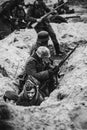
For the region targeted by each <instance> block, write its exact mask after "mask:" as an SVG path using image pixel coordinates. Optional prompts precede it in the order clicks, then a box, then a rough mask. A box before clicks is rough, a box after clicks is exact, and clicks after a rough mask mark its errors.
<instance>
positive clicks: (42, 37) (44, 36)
mask: <svg viewBox="0 0 87 130" xmlns="http://www.w3.org/2000/svg"><path fill="white" fill-rule="evenodd" d="M48 40H49V34H48V32H47V31H40V32H39V33H38V37H37V44H38V46H48Z"/></svg>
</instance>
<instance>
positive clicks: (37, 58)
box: [19, 46, 56, 96]
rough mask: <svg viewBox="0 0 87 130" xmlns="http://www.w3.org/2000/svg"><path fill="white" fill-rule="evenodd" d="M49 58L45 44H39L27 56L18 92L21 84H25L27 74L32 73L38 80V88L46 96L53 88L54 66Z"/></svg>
mask: <svg viewBox="0 0 87 130" xmlns="http://www.w3.org/2000/svg"><path fill="white" fill-rule="evenodd" d="M49 58H50V51H49V49H48V48H47V47H45V46H40V47H39V48H38V49H37V50H36V52H35V53H34V54H33V55H32V56H31V57H30V58H29V60H28V61H27V63H26V65H25V69H24V72H23V74H22V75H23V78H21V81H22V82H21V84H20V86H19V90H20V92H21V91H22V89H23V85H24V84H25V82H26V79H27V77H28V75H32V76H33V77H34V78H36V79H37V80H38V81H39V82H40V89H41V90H42V92H44V93H45V94H46V95H47V96H49V94H50V92H52V91H53V90H54V89H55V87H56V86H55V79H54V72H53V68H54V66H53V65H51V63H50V60H49ZM52 74H53V75H52ZM46 81H47V82H46Z"/></svg>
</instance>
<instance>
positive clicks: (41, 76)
mask: <svg viewBox="0 0 87 130" xmlns="http://www.w3.org/2000/svg"><path fill="white" fill-rule="evenodd" d="M25 71H26V73H27V75H32V76H34V77H35V78H36V79H37V80H39V81H40V82H41V81H45V80H47V79H49V72H48V70H45V71H41V72H37V70H36V63H35V61H30V62H28V63H27V64H26V67H25Z"/></svg>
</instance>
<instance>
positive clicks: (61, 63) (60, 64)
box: [53, 44, 79, 73]
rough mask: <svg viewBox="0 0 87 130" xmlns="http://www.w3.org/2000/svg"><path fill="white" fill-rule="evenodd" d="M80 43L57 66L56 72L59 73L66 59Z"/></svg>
mask: <svg viewBox="0 0 87 130" xmlns="http://www.w3.org/2000/svg"><path fill="white" fill-rule="evenodd" d="M78 45H79V44H77V45H76V46H75V47H74V49H73V50H72V51H71V52H70V53H69V54H68V55H67V56H66V57H65V58H64V59H63V60H62V61H61V62H60V63H59V65H58V66H56V67H55V68H54V69H53V71H54V73H57V72H58V71H59V68H60V67H61V66H62V65H63V64H64V63H65V61H66V60H67V59H68V58H69V57H70V55H71V54H72V53H73V52H74V51H75V49H76V48H77V47H78Z"/></svg>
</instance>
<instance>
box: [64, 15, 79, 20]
mask: <svg viewBox="0 0 87 130" xmlns="http://www.w3.org/2000/svg"><path fill="white" fill-rule="evenodd" d="M64 18H65V19H69V18H81V17H80V16H79V15H77V16H66V17H64Z"/></svg>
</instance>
